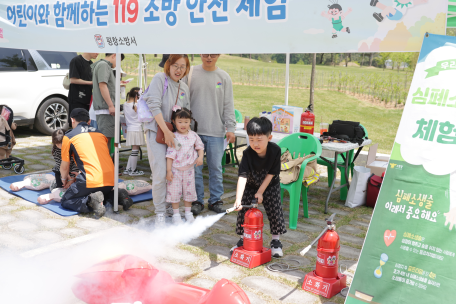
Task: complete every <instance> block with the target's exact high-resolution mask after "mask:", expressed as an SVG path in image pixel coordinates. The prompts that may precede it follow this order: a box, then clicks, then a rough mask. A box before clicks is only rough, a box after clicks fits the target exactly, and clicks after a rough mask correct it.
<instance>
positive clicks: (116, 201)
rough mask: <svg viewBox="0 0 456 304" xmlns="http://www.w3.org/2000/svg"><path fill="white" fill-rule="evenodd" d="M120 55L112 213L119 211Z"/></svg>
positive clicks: (117, 73)
mask: <svg viewBox="0 0 456 304" xmlns="http://www.w3.org/2000/svg"><path fill="white" fill-rule="evenodd" d="M120 59H121V54H120V53H117V54H116V105H115V108H116V115H115V116H114V117H115V119H114V125H115V129H114V132H115V133H114V212H118V211H119V194H118V191H117V190H118V188H119V145H120V138H119V137H120V77H121V72H120V62H121V60H120Z"/></svg>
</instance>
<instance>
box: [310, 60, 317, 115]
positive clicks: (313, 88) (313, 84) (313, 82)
mask: <svg viewBox="0 0 456 304" xmlns="http://www.w3.org/2000/svg"><path fill="white" fill-rule="evenodd" d="M316 65H317V54H316V53H315V54H313V59H312V73H311V74H310V106H311V109H312V111H314V91H315V66H316Z"/></svg>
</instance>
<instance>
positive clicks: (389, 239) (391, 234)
mask: <svg viewBox="0 0 456 304" xmlns="http://www.w3.org/2000/svg"><path fill="white" fill-rule="evenodd" d="M395 239H396V230H386V231H385V234H383V240H384V241H385V244H386V247H389V245H391V244H392V243H393V242H394V240H395Z"/></svg>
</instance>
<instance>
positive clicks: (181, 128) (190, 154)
mask: <svg viewBox="0 0 456 304" xmlns="http://www.w3.org/2000/svg"><path fill="white" fill-rule="evenodd" d="M171 120H172V122H173V124H174V125H175V127H176V129H177V131H176V132H175V133H174V134H175V136H176V137H175V143H176V140H177V141H178V143H177V144H176V145H175V148H172V147H168V150H167V151H166V171H167V173H166V179H167V180H168V184H167V188H166V202H167V203H171V204H172V205H173V212H174V214H173V223H174V224H180V223H182V218H181V215H180V213H179V203H180V199H181V197H182V196H183V197H184V204H185V219H186V220H187V222H189V223H191V222H193V221H194V220H195V218H194V217H193V213H192V212H191V211H190V209H191V207H192V202H194V201H196V199H197V197H196V188H195V164H196V166H202V165H203V157H204V144H203V142H202V141H201V138H200V137H199V136H198V134H196V133H195V132H193V131H192V130H190V124H191V122H192V120H193V121H195V120H194V119H193V117H192V112H190V110H188V109H187V108H181V107H180V106H174V108H173V114H172V116H171ZM197 128H198V123H197V122H196V121H195V131H196V130H197Z"/></svg>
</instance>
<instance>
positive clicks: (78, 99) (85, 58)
mask: <svg viewBox="0 0 456 304" xmlns="http://www.w3.org/2000/svg"><path fill="white" fill-rule="evenodd" d="M97 57H98V53H82V54H81V55H78V56H76V57H74V58H73V59H72V60H71V62H70V76H69V77H70V83H71V84H70V91H69V92H68V104H69V106H70V109H69V112H68V114H69V113H71V111H73V109H77V108H83V109H86V110H87V111H88V110H89V108H90V100H91V98H92V69H91V68H90V65H92V63H93V62H92V61H91V59H97ZM68 123H69V124H70V127H71V119H70V115H68Z"/></svg>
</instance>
